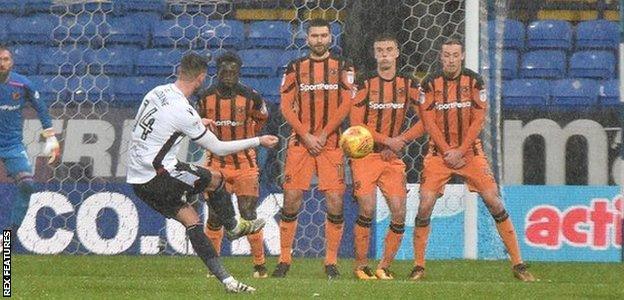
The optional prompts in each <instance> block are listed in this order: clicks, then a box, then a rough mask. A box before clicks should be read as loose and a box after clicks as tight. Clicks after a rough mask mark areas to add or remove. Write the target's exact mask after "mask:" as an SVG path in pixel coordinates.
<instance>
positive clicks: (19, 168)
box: [0, 45, 60, 229]
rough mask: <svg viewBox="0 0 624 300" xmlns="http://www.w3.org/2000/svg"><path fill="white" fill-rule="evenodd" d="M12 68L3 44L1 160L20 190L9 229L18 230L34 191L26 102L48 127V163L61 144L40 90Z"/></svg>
mask: <svg viewBox="0 0 624 300" xmlns="http://www.w3.org/2000/svg"><path fill="white" fill-rule="evenodd" d="M12 69H13V54H12V53H11V50H10V49H9V48H8V47H6V46H3V45H0V160H2V164H3V165H4V168H5V170H6V173H7V174H8V175H9V176H10V177H12V178H13V180H15V184H16V186H17V190H18V192H17V197H15V198H14V199H13V201H12V208H11V218H10V224H9V228H13V229H17V228H19V226H20V225H21V224H22V220H23V219H24V216H26V211H27V210H28V203H29V202H30V195H32V193H33V192H34V191H35V185H34V181H33V171H32V166H31V165H30V162H29V161H28V155H27V154H26V147H24V144H23V143H22V138H23V137H22V130H23V129H22V127H23V123H24V119H23V117H22V109H24V107H25V106H26V104H30V105H31V106H32V107H33V108H34V109H35V110H36V111H37V115H38V116H39V120H40V121H41V125H42V128H45V129H44V130H43V132H42V133H41V135H42V136H43V137H44V138H46V144H45V147H44V151H43V152H44V154H45V155H46V156H49V160H48V164H53V163H54V162H56V160H57V159H58V157H59V154H60V147H59V143H58V141H57V140H56V137H55V133H54V129H53V128H52V120H51V119H50V114H49V113H48V108H47V107H46V105H45V103H44V101H42V100H41V99H40V98H39V91H38V90H37V88H36V87H35V86H34V85H33V84H32V82H31V81H30V80H28V78H26V77H25V76H23V75H20V74H18V73H15V72H13V71H12Z"/></svg>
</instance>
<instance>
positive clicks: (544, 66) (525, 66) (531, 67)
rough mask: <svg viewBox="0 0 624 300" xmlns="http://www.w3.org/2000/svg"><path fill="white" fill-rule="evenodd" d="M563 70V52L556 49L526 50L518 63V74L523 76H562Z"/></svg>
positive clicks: (564, 59) (564, 65) (564, 66)
mask: <svg viewBox="0 0 624 300" xmlns="http://www.w3.org/2000/svg"><path fill="white" fill-rule="evenodd" d="M565 70H566V56H565V53H563V52H562V51H556V50H538V51H532V52H527V53H525V54H524V56H523V57H522V64H521V65H520V75H521V77H525V78H563V77H565V74H566V73H565Z"/></svg>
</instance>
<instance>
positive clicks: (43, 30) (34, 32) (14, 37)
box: [8, 14, 58, 44]
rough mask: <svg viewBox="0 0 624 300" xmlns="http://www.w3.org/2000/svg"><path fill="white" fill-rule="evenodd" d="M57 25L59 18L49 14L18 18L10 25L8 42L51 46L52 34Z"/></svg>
mask: <svg viewBox="0 0 624 300" xmlns="http://www.w3.org/2000/svg"><path fill="white" fill-rule="evenodd" d="M57 24H58V18H57V17H55V16H53V15H48V14H40V15H34V16H32V17H24V18H17V19H15V20H14V21H13V22H11V23H10V24H9V34H8V40H9V41H10V42H12V43H18V44H28V43H37V44H50V43H51V42H52V39H51V34H50V33H51V32H52V29H53V28H54V27H56V25H57Z"/></svg>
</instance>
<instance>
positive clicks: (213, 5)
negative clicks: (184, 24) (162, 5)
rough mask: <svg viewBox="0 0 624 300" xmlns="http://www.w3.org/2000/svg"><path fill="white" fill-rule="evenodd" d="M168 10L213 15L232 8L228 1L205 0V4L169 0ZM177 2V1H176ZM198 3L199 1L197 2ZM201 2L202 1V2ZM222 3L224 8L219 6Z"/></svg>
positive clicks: (181, 13)
mask: <svg viewBox="0 0 624 300" xmlns="http://www.w3.org/2000/svg"><path fill="white" fill-rule="evenodd" d="M169 2H170V3H169V8H168V12H169V13H170V14H172V15H175V16H179V15H197V14H200V13H201V14H204V15H211V14H213V13H220V14H223V11H228V10H230V9H231V4H228V1H204V3H203V4H192V3H188V2H187V3H183V2H180V1H169ZM176 2H177V3H176ZM196 3H197V2H196ZM200 3H201V2H200ZM219 5H221V6H222V9H220V10H218V9H217V7H218V6H219Z"/></svg>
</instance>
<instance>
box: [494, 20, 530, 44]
mask: <svg viewBox="0 0 624 300" xmlns="http://www.w3.org/2000/svg"><path fill="white" fill-rule="evenodd" d="M504 25H505V31H504V32H503V47H504V48H505V49H523V48H524V39H525V30H524V24H522V23H521V22H519V21H516V20H506V21H505V24H504ZM488 37H489V47H490V48H492V49H493V48H495V47H496V21H489V22H488Z"/></svg>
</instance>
